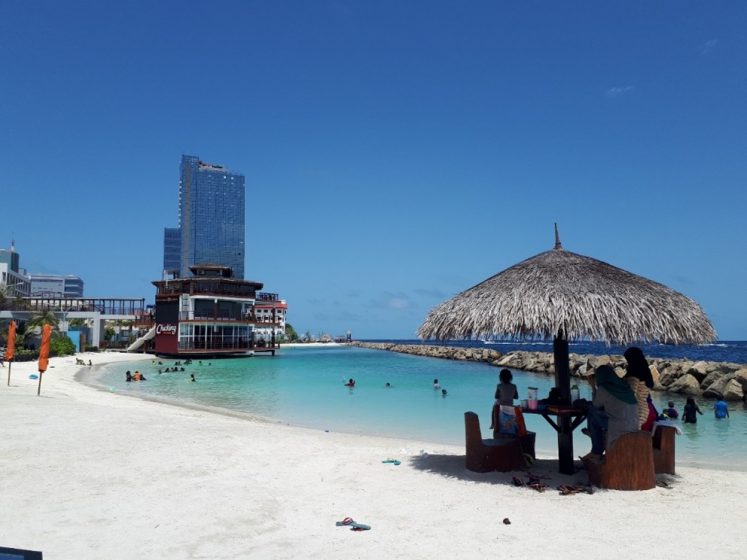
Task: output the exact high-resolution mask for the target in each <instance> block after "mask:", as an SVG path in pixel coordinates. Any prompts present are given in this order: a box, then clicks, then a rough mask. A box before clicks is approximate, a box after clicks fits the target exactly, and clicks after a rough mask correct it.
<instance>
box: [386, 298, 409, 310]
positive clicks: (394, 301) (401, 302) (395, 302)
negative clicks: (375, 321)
mask: <svg viewBox="0 0 747 560" xmlns="http://www.w3.org/2000/svg"><path fill="white" fill-rule="evenodd" d="M387 307H389V308H390V309H407V308H408V307H410V300H409V299H407V298H402V297H393V298H391V299H390V300H389V301H388V302H387Z"/></svg>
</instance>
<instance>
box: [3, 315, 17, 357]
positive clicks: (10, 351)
mask: <svg viewBox="0 0 747 560" xmlns="http://www.w3.org/2000/svg"><path fill="white" fill-rule="evenodd" d="M15 355H16V322H15V321H11V322H10V327H8V343H7V344H6V348H5V359H6V360H7V361H9V362H11V361H13V356H15Z"/></svg>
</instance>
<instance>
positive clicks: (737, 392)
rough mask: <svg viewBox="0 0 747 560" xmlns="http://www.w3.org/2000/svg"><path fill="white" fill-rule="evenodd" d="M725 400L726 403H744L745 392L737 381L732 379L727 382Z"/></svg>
mask: <svg viewBox="0 0 747 560" xmlns="http://www.w3.org/2000/svg"><path fill="white" fill-rule="evenodd" d="M724 400H726V401H742V400H744V391H743V390H742V385H741V384H740V383H739V381H737V380H736V379H730V380H729V381H727V383H726V386H725V387H724Z"/></svg>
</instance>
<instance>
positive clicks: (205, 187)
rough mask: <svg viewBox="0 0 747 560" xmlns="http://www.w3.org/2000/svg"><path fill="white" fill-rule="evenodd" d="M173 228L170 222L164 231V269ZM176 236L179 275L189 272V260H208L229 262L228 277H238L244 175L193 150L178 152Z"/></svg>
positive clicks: (171, 246) (241, 266)
mask: <svg viewBox="0 0 747 560" xmlns="http://www.w3.org/2000/svg"><path fill="white" fill-rule="evenodd" d="M175 233H176V232H174V230H173V228H166V230H165V232H164V267H165V269H168V268H170V267H173V263H174V262H175V259H174V256H175V250H176V246H175V238H174V236H175ZM179 238H180V244H179V245H180V247H179V255H180V256H179V275H180V276H181V277H182V278H186V277H188V276H191V274H192V273H191V270H190V267H191V266H194V265H202V264H212V265H220V266H230V267H231V268H232V269H233V274H234V277H235V278H240V279H243V278H244V176H243V175H241V174H238V173H231V172H230V171H229V170H228V169H226V168H225V167H223V166H222V165H214V164H211V163H205V162H203V161H200V158H199V157H197V156H187V155H183V156H182V162H181V175H180V180H179ZM167 261H168V262H167ZM167 265H168V266H167ZM174 268H175V267H174Z"/></svg>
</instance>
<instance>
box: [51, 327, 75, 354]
mask: <svg viewBox="0 0 747 560" xmlns="http://www.w3.org/2000/svg"><path fill="white" fill-rule="evenodd" d="M49 353H50V354H51V355H52V356H70V355H71V354H75V344H73V341H72V340H70V338H68V336H67V335H66V334H62V333H59V332H53V333H52V338H51V339H50V340H49Z"/></svg>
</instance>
